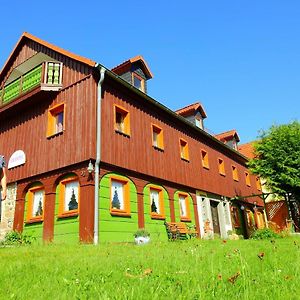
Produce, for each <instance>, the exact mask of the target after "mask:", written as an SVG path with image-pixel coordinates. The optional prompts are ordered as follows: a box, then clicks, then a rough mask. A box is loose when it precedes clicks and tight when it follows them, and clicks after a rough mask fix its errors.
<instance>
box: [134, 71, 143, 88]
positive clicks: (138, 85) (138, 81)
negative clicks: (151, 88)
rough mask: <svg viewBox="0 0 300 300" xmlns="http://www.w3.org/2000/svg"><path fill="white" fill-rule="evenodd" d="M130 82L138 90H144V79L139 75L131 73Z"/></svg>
mask: <svg viewBox="0 0 300 300" xmlns="http://www.w3.org/2000/svg"><path fill="white" fill-rule="evenodd" d="M132 84H133V86H134V87H136V88H137V89H139V90H140V91H142V92H144V91H145V80H144V79H143V78H142V77H141V76H139V75H137V74H136V73H132Z"/></svg>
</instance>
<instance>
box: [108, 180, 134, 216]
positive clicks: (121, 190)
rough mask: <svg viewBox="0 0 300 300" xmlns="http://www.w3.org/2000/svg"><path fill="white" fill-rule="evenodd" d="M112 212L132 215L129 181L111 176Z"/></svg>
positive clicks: (120, 214)
mask: <svg viewBox="0 0 300 300" xmlns="http://www.w3.org/2000/svg"><path fill="white" fill-rule="evenodd" d="M110 212H111V214H112V215H119V216H130V202H129V182H128V181H125V180H121V179H119V178H115V177H111V182H110Z"/></svg>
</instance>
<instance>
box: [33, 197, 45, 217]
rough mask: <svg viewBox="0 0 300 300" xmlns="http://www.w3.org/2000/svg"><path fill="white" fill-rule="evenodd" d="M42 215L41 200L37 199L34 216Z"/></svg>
mask: <svg viewBox="0 0 300 300" xmlns="http://www.w3.org/2000/svg"><path fill="white" fill-rule="evenodd" d="M42 215H43V207H42V201H41V200H40V201H39V206H38V208H37V211H36V212H35V216H36V217H38V216H42Z"/></svg>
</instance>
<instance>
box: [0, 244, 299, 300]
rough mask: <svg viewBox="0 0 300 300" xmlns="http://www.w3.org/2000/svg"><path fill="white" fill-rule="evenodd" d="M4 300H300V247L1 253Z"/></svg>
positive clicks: (107, 247)
mask: <svg viewBox="0 0 300 300" xmlns="http://www.w3.org/2000/svg"><path fill="white" fill-rule="evenodd" d="M0 299H300V239H299V238H285V239H276V240H274V241H270V240H264V241H256V240H240V241H227V242H226V241H222V240H214V241H204V240H193V241H181V242H166V243H156V244H153V243H152V244H151V243H150V244H148V245H143V246H136V245H133V244H103V245H100V246H93V245H78V246H67V245H55V244H50V245H45V246H37V245H36V246H34V245H31V246H23V247H17V248H11V247H10V248H0Z"/></svg>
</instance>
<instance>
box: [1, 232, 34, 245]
mask: <svg viewBox="0 0 300 300" xmlns="http://www.w3.org/2000/svg"><path fill="white" fill-rule="evenodd" d="M35 239H36V238H35V237H32V236H30V235H26V234H22V233H19V232H17V231H10V232H8V233H7V234H6V235H5V237H4V240H3V241H2V242H1V245H4V246H7V245H15V246H20V245H30V244H32V242H34V241H35Z"/></svg>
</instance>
